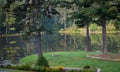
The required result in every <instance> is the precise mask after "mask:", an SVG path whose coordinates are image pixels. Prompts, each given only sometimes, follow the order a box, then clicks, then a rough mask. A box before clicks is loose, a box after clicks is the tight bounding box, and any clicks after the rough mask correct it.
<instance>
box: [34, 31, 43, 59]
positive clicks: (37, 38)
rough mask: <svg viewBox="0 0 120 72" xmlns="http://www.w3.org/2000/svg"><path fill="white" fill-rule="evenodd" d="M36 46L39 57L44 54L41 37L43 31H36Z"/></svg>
mask: <svg viewBox="0 0 120 72" xmlns="http://www.w3.org/2000/svg"><path fill="white" fill-rule="evenodd" d="M35 41H36V42H35V46H36V48H37V53H38V58H39V57H41V55H42V44H41V43H42V39H41V33H40V32H36V34H35Z"/></svg>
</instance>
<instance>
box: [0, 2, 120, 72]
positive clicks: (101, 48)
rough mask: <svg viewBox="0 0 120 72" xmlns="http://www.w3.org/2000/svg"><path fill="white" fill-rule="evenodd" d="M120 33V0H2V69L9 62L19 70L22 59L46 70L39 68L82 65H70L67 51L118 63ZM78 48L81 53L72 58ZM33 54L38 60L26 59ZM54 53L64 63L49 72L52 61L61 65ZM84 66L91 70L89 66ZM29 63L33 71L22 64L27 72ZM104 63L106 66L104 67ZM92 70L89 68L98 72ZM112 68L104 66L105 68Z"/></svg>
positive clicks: (8, 66)
mask: <svg viewBox="0 0 120 72" xmlns="http://www.w3.org/2000/svg"><path fill="white" fill-rule="evenodd" d="M119 36H120V0H0V65H1V66H0V68H2V67H3V68H4V66H2V63H3V61H4V60H8V61H9V62H10V63H11V64H15V66H16V67H15V66H14V65H13V66H12V65H11V64H9V65H7V66H5V68H10V69H11V68H13V69H14V67H15V69H16V68H18V69H19V67H20V66H19V65H18V64H19V63H21V62H23V63H24V62H26V63H28V62H32V63H33V64H36V66H35V68H36V69H38V71H40V72H44V70H43V71H42V68H41V66H42V67H43V68H44V67H48V71H47V69H45V72H64V71H61V69H63V70H64V68H63V67H62V66H64V65H65V66H68V67H81V66H77V63H74V62H73V66H72V65H71V66H69V65H67V64H66V63H67V62H68V61H66V60H67V59H66V60H64V57H62V58H59V57H61V56H62V55H63V56H64V55H65V56H67V53H66V52H68V54H69V52H72V53H71V54H73V56H72V55H71V56H70V55H68V58H69V56H70V57H71V58H72V57H76V59H77V57H78V59H79V56H81V55H86V56H87V57H88V58H89V57H90V59H91V58H94V57H95V58H98V57H99V58H101V59H100V61H102V60H104V59H105V60H108V61H109V60H110V61H111V60H112V61H113V62H114V61H115V62H116V61H117V62H118V64H119V61H120V38H119ZM59 52H63V54H62V53H59ZM64 52H65V53H64ZM75 52H76V54H77V56H74V54H75ZM35 54H36V55H35ZM32 55H35V56H32ZM49 55H50V56H49ZM29 56H31V58H33V59H34V57H36V61H35V62H36V63H35V62H34V60H32V59H30V60H31V61H30V60H28V62H27V61H26V60H24V58H27V57H28V59H29ZM51 56H52V57H56V58H57V57H58V59H60V60H62V61H63V62H64V61H66V63H64V64H63V65H62V66H60V67H58V70H57V71H54V70H53V71H52V70H51V71H49V68H50V67H49V65H48V64H49V63H48V62H50V66H56V64H58V65H59V64H60V63H59V62H58V63H56V64H54V59H53V60H52V59H50V60H49V58H50V57H51ZM87 57H85V58H87ZM83 59H84V58H83ZM55 60H56V59H55ZM88 61H90V60H88ZM51 62H52V63H51ZM56 62H57V60H56ZM83 62H84V61H83ZM83 62H82V61H81V64H82V63H83ZM94 62H95V61H94ZM78 63H79V62H78ZM21 64H22V63H21ZM71 64H72V63H71ZM74 64H76V65H74ZM88 64H90V62H89V63H88ZM96 64H97V63H96ZM31 65H32V64H31ZM91 65H92V64H91ZM91 65H90V66H91ZM106 65H107V64H106ZM116 65H117V63H116ZM83 66H84V67H83V68H85V69H86V68H87V69H89V66H88V65H85V64H83ZM92 66H93V67H94V65H92ZM95 66H96V68H97V65H95ZM117 66H118V65H117ZM27 67H28V70H30V71H31V68H30V65H29V66H28V65H27V64H24V65H23V68H25V70H27V69H26V68H27ZM38 67H40V68H38ZM100 67H101V68H103V69H104V67H105V66H100ZM111 67H112V66H111ZM21 68H22V65H21V67H20V69H21ZM105 68H107V67H105ZM21 70H24V69H21ZM92 70H93V69H92ZM92 70H91V69H90V72H94V71H92ZM118 70H119V66H118ZM118 70H117V69H116V71H113V72H119V71H118ZM33 71H34V70H33ZM108 71H109V70H107V69H105V71H103V72H108ZM0 72H1V69H0ZM65 72H67V71H65ZM68 72H79V71H74V70H73V71H69V70H68ZM80 72H89V71H88V70H87V71H80ZM109 72H110V71H109ZM111 72H112V71H111Z"/></svg>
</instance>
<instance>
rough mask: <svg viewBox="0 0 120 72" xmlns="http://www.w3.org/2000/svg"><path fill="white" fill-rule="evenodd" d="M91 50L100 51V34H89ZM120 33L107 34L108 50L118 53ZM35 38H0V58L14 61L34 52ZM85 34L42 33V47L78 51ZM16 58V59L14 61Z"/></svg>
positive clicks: (50, 49) (48, 49)
mask: <svg viewBox="0 0 120 72" xmlns="http://www.w3.org/2000/svg"><path fill="white" fill-rule="evenodd" d="M90 37H91V50H93V51H101V49H102V35H101V34H91V35H90ZM119 37H120V34H107V40H106V41H107V49H108V51H109V52H113V53H118V54H120V38H119ZM34 43H35V39H34V36H31V37H30V39H29V40H28V41H25V40H23V38H22V37H20V36H11V37H1V38H0V57H1V58H0V59H9V60H11V61H13V62H14V63H18V62H19V60H20V59H21V58H22V57H24V56H27V55H31V54H35V53H36V47H35V46H34ZM85 47H86V36H85V35H80V34H74V35H66V34H52V35H51V34H43V35H42V48H43V51H44V52H55V51H79V50H85ZM15 60H16V61H15Z"/></svg>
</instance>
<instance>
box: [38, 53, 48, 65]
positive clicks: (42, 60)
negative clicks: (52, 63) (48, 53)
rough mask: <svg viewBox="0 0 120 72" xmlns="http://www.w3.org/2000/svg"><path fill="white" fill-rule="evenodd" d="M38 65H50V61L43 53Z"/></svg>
mask: <svg viewBox="0 0 120 72" xmlns="http://www.w3.org/2000/svg"><path fill="white" fill-rule="evenodd" d="M37 65H38V66H42V67H49V65H48V61H47V60H46V59H45V57H44V56H43V55H41V57H39V58H38V61H37Z"/></svg>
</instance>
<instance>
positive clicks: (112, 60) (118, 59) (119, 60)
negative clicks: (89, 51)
mask: <svg viewBox="0 0 120 72" xmlns="http://www.w3.org/2000/svg"><path fill="white" fill-rule="evenodd" d="M87 57H88V58H94V59H101V60H110V61H120V60H119V59H110V58H102V57H96V56H90V55H87Z"/></svg>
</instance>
